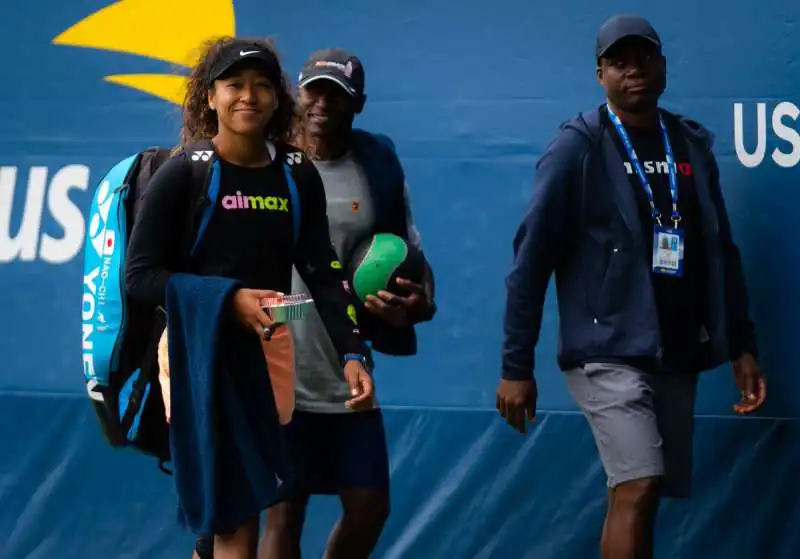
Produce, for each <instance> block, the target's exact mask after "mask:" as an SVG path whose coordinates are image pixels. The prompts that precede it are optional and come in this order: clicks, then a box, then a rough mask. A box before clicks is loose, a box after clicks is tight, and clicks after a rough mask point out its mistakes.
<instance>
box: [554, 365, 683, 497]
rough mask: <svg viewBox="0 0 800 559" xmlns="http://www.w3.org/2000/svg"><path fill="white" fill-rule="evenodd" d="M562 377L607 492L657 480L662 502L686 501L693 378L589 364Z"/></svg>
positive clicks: (632, 368)
mask: <svg viewBox="0 0 800 559" xmlns="http://www.w3.org/2000/svg"><path fill="white" fill-rule="evenodd" d="M566 376H567V386H568V388H569V391H570V393H571V394H572V397H573V398H574V399H575V402H576V403H577V405H578V407H579V408H580V409H581V411H582V412H583V414H584V416H585V417H586V419H587V420H588V421H589V425H590V426H591V428H592V433H593V434H594V439H595V442H596V443H597V449H598V450H599V452H600V460H601V461H602V463H603V467H604V468H605V472H606V475H607V476H608V486H609V487H616V486H617V485H619V484H621V483H625V482H627V481H633V480H636V479H642V478H647V477H659V478H661V480H662V483H663V495H664V496H665V497H672V498H686V497H688V496H689V494H690V492H691V480H692V438H693V437H692V436H693V431H694V402H695V394H696V393H697V374H695V373H690V372H679V371H663V372H660V373H658V374H651V373H646V372H644V371H641V370H639V369H636V368H634V367H630V366H626V365H620V364H616V363H614V364H606V363H588V364H586V365H584V366H583V367H580V368H577V369H571V370H569V371H567V373H566Z"/></svg>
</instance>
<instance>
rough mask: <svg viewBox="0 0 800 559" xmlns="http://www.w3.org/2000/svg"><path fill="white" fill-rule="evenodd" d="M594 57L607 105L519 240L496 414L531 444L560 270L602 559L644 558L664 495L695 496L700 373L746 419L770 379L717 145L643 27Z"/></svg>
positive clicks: (559, 146) (620, 23)
mask: <svg viewBox="0 0 800 559" xmlns="http://www.w3.org/2000/svg"><path fill="white" fill-rule="evenodd" d="M596 57H597V77H598V80H599V82H600V83H601V84H602V86H603V88H604V90H605V93H606V97H607V103H604V104H603V105H601V106H600V107H598V108H597V109H595V110H593V111H590V112H588V113H582V114H580V115H578V116H577V117H576V118H574V119H573V120H571V121H569V122H567V123H565V124H563V125H562V127H561V131H560V133H559V134H558V136H557V137H556V139H555V140H554V141H553V142H552V143H551V144H550V146H549V147H548V148H547V150H546V151H545V153H544V154H543V155H542V157H541V159H540V160H539V162H538V165H537V173H536V181H535V185H534V189H533V196H532V200H531V203H530V206H529V208H528V210H527V212H526V214H525V216H524V219H523V221H522V224H521V225H520V228H519V231H518V232H517V235H516V237H515V239H514V264H513V267H512V269H511V272H510V274H509V276H508V280H507V289H508V295H507V303H506V313H505V340H504V347H503V365H502V379H501V381H500V385H499V387H498V391H497V406H498V410H499V411H500V413H501V414H502V415H503V416H504V417H505V418H506V420H507V421H508V422H509V423H510V424H511V425H512V426H513V427H515V428H516V429H518V430H519V431H521V432H523V433H524V432H525V428H526V419H527V420H532V419H533V417H534V415H535V408H536V383H535V380H534V378H533V370H534V348H535V345H536V343H537V341H538V337H539V330H540V327H541V320H542V309H543V303H544V299H545V292H546V289H547V285H548V282H549V279H550V276H551V275H552V274H553V273H554V274H555V282H556V288H557V295H558V312H559V319H560V320H559V322H560V344H559V352H558V362H559V366H560V368H561V369H562V370H564V371H565V374H566V377H567V383H568V387H569V390H570V392H571V394H572V396H573V397H574V399H575V401H576V403H577V404H578V406H579V408H580V409H581V410H582V412H583V413H584V415H585V417H586V418H587V420H588V422H589V424H590V426H591V428H592V431H593V434H594V437H595V440H596V442H597V447H598V449H599V452H600V457H601V460H602V462H603V466H604V468H605V471H606V474H607V477H608V486H609V509H608V515H607V517H606V522H605V526H604V529H603V538H602V544H601V547H602V557H603V558H605V559H610V558H613V559H629V558H630V559H634V558H636V559H638V558H641V557H650V556H651V554H652V532H653V526H654V523H655V517H656V511H657V509H658V504H659V501H660V499H661V498H662V497H675V498H680V497H686V496H688V494H689V490H690V479H691V470H692V431H693V414H694V401H695V391H696V385H697V376H698V373H699V372H700V371H703V370H708V369H712V368H715V367H718V366H720V365H722V364H724V363H726V362H733V371H734V377H735V380H736V383H737V384H738V386H739V388H740V390H741V393H742V400H741V401H740V402H739V403H738V404H736V405H735V406H734V410H735V411H736V412H737V413H750V412H752V411H755V410H756V409H758V408H759V407H760V406H761V405H762V403H763V402H764V399H765V396H766V384H765V381H764V378H763V375H762V372H761V370H760V368H759V366H758V363H757V361H756V355H757V350H756V339H755V332H754V325H753V322H752V320H751V319H750V316H749V311H748V297H747V289H746V286H745V280H744V275H743V272H742V266H741V260H740V256H739V250H738V248H737V247H736V245H735V244H734V242H733V239H732V238H731V230H730V224H729V221H728V215H727V213H726V210H725V204H724V201H723V198H722V192H721V189H720V184H719V171H718V168H717V164H716V161H715V158H714V155H713V154H712V151H711V139H710V134H709V133H708V132H707V131H706V130H705V129H704V128H703V127H702V126H701V125H699V124H698V123H696V122H693V121H691V120H689V119H686V118H683V117H680V116H677V115H673V114H671V113H669V112H667V111H664V110H661V109H659V107H658V100H659V98H660V96H661V94H662V93H663V92H664V89H665V86H666V60H665V58H664V56H663V54H662V52H661V41H660V39H659V37H658V35H657V34H656V32H655V30H654V29H653V28H652V27H651V26H650V24H649V23H647V22H646V21H645V20H643V19H641V18H638V17H634V16H615V17H613V18H611V19H610V20H608V21H607V22H606V23H605V24H603V26H602V27H601V28H600V30H599V32H598V37H597V48H596Z"/></svg>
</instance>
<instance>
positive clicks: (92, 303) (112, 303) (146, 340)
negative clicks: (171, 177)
mask: <svg viewBox="0 0 800 559" xmlns="http://www.w3.org/2000/svg"><path fill="white" fill-rule="evenodd" d="M282 147H283V146H282ZM282 151H285V153H281V154H280V157H283V158H285V159H284V171H285V173H286V178H287V183H288V185H289V194H290V197H291V208H292V211H293V225H294V240H295V242H296V241H297V237H298V236H299V231H300V203H299V195H298V189H297V184H296V182H295V179H294V176H293V173H292V166H293V164H295V163H299V162H300V161H302V154H301V152H299V151H293V150H282ZM181 152H185V154H186V155H185V156H186V157H187V159H188V160H190V161H191V163H192V188H193V193H192V196H191V197H189V198H188V199H189V204H190V205H191V207H190V208H189V210H190V211H188V212H186V215H187V218H186V223H185V235H184V239H183V245H184V247H185V250H184V251H182V252H183V253H184V254H185V255H186V259H185V261H184V262H176V263H175V270H176V271H190V270H191V255H192V254H193V251H194V249H195V248H196V247H197V246H198V245H199V241H200V240H201V238H202V234H203V232H204V231H205V229H206V226H207V225H208V222H209V220H210V218H211V215H212V213H213V210H214V207H215V205H216V200H217V195H218V193H219V180H220V165H219V161H218V160H217V157H216V154H215V152H214V149H213V145H212V143H211V142H210V141H207V140H206V141H200V142H195V143H193V144H189V145H186V146H183V147H176V148H172V149H170V148H164V147H151V148H148V149H145V150H144V151H141V152H138V153H136V154H134V155H131V156H129V157H126V158H125V159H122V160H121V161H119V162H118V163H117V164H116V165H114V166H113V167H112V168H111V169H110V170H109V171H108V172H107V173H106V174H105V175H104V176H103V178H102V179H101V180H100V181H99V183H98V186H97V188H96V189H95V191H94V195H93V197H92V203H91V206H90V209H89V220H88V226H87V230H86V239H85V244H84V248H83V251H84V253H83V298H82V305H81V330H82V338H83V340H82V346H81V347H82V353H83V376H84V380H85V383H86V392H87V394H88V396H89V399H90V401H91V403H92V406H93V407H94V410H95V412H96V414H97V418H98V421H99V423H100V427H101V430H102V432H103V435H104V437H105V439H106V440H107V441H108V443H109V444H110V445H111V446H112V447H115V448H123V447H132V448H133V449H135V450H136V451H138V452H141V453H144V454H146V455H149V456H153V457H155V458H157V459H158V464H159V467H160V468H161V470H162V471H164V472H165V473H170V472H169V470H167V469H166V468H165V467H164V463H165V462H168V461H169V460H170V451H169V425H168V424H167V422H166V418H165V411H164V402H163V399H162V395H161V388H160V386H159V381H158V355H157V353H158V341H159V339H160V337H161V334H162V333H163V331H164V328H165V327H166V313H165V311H164V310H163V309H162V308H160V307H151V306H148V305H145V304H143V303H140V302H138V301H136V300H133V299H131V298H130V297H128V295H127V293H126V291H125V258H126V249H127V246H128V239H129V237H130V232H131V230H132V229H133V225H134V223H135V220H136V214H137V206H138V205H139V202H140V201H141V200H142V198H143V197H144V196H145V195H146V194H147V188H148V184H149V182H150V179H151V178H152V176H153V175H154V174H155V172H156V171H157V170H158V168H159V167H161V165H163V164H164V163H165V162H166V161H167V160H169V159H170V158H171V157H174V156H176V155H177V154H179V153H181Z"/></svg>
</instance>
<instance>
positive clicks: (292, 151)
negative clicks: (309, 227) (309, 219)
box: [275, 144, 311, 245]
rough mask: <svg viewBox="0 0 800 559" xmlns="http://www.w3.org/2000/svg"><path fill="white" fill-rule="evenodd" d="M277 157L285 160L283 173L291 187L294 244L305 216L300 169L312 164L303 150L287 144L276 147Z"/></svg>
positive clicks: (298, 236)
mask: <svg viewBox="0 0 800 559" xmlns="http://www.w3.org/2000/svg"><path fill="white" fill-rule="evenodd" d="M275 158H276V159H278V158H280V159H282V160H283V161H282V163H283V174H284V176H285V177H286V184H287V186H288V187H289V198H290V201H291V207H292V235H293V239H294V244H295V245H297V241H298V240H299V239H300V231H301V227H300V225H301V221H302V218H303V208H302V199H301V198H300V189H299V188H298V187H297V184H298V180H299V182H300V183H302V182H303V175H302V174H301V173H300V170H301V169H302V168H303V166H304V165H310V164H311V163H310V162H309V161H308V160H307V159H306V156H305V154H304V153H303V152H302V151H301V150H299V149H297V148H295V147H293V146H290V145H285V144H283V145H280V146H278V147H276V152H275Z"/></svg>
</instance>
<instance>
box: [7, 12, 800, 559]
mask: <svg viewBox="0 0 800 559" xmlns="http://www.w3.org/2000/svg"><path fill="white" fill-rule="evenodd" d="M623 11H625V12H627V11H637V12H639V13H642V14H643V15H645V16H646V17H648V18H650V19H651V20H652V21H653V23H654V24H655V25H656V27H657V29H658V30H659V31H660V33H661V35H662V38H663V40H664V42H665V51H666V54H667V56H668V60H669V66H668V67H669V86H668V91H667V95H666V97H665V100H664V104H665V106H667V107H668V108H670V109H672V110H676V111H679V112H681V113H684V114H688V115H691V116H693V117H695V118H697V119H699V120H701V121H702V122H703V123H704V124H705V125H706V126H707V127H708V128H710V129H711V130H712V131H713V132H714V133H715V134H716V153H717V156H718V158H719V161H720V165H721V172H722V178H723V188H724V193H725V196H726V198H727V201H728V205H729V210H730V214H731V217H732V221H733V229H734V234H735V236H736V239H737V241H738V242H739V244H740V247H741V249H742V251H743V257H744V265H745V267H746V272H747V277H748V281H749V285H750V289H751V298H752V312H753V315H754V317H755V319H756V321H757V324H758V328H759V339H760V342H761V350H762V354H763V358H762V364H763V366H764V368H765V370H766V372H767V374H768V375H769V382H770V384H769V400H768V403H767V405H766V407H765V408H764V410H763V411H762V412H760V413H759V415H758V417H752V418H746V419H742V418H738V417H733V416H732V414H731V411H730V406H731V404H732V403H733V402H734V401H735V400H736V397H737V392H736V390H735V389H734V386H733V382H732V379H731V376H730V374H729V370H728V368H724V369H720V370H719V371H715V372H712V373H708V374H706V375H705V376H704V378H703V381H702V384H701V390H700V395H699V401H698V404H697V412H698V414H699V417H698V420H697V436H696V440H695V447H696V451H697V459H696V465H695V476H696V489H695V495H694V497H693V498H692V499H691V500H690V501H687V502H682V503H671V504H670V505H669V506H668V507H667V509H666V511H665V513H664V514H663V515H662V517H661V519H660V524H659V528H658V535H657V537H658V557H670V558H676V557H678V558H689V559H693V558H702V559H711V558H716V557H720V558H722V557H725V558H728V557H748V556H750V555H751V554H753V553H756V552H759V551H760V552H761V553H762V554H763V555H764V556H765V557H769V558H771V559H779V558H789V557H796V556H797V550H798V549H799V548H800V533H798V531H797V529H796V527H797V526H798V525H799V524H800V505H798V504H797V497H798V495H800V482H799V480H798V472H800V449H799V448H798V447H799V446H800V445H799V444H798V443H800V425H799V424H798V421H797V418H798V414H799V413H800V380H798V373H800V368H799V367H798V365H797V359H796V358H795V355H796V354H795V352H794V349H795V346H794V344H795V343H796V339H797V337H798V334H800V318H799V317H800V314H799V313H798V312H797V309H798V308H800V294H799V293H800V292H798V291H797V289H796V286H797V285H798V282H800V266H798V263H797V258H796V255H797V251H796V249H792V246H793V245H794V243H795V240H796V238H797V237H798V225H797V223H798V222H797V221H796V215H797V212H798V209H797V207H798V206H797V205H798V203H800V194H798V192H797V191H796V190H795V188H797V184H798V179H800V171H799V169H800V167H798V162H799V161H800V134H798V130H800V123H798V122H797V121H796V119H797V117H798V115H799V114H800V110H799V109H798V105H800V94H798V90H800V77H798V76H800V73H798V71H797V65H798V62H799V61H800V40H799V39H800V36H799V35H798V18H799V17H800V5H797V4H796V3H792V2H785V1H783V0H761V1H760V2H757V3H754V2H745V1H744V0H736V1H733V2H731V1H730V0H707V1H705V2H702V3H697V2H693V1H691V0H676V1H674V2H671V3H644V2H641V3H640V2H634V1H633V0H631V1H624V0H609V1H606V2H591V1H590V0H562V1H560V2H555V3H554V2H540V1H536V2H530V1H528V2H525V1H522V0H498V1H496V2H493V3H490V4H487V3H485V2H470V1H467V2H450V1H446V0H424V1H423V0H403V1H402V2H401V1H399V0H395V1H391V0H385V1H383V2H371V3H365V2H358V1H356V0H339V1H338V2H333V3H332V2H322V1H320V0H306V1H305V2H297V3H291V5H290V4H289V3H286V2H268V1H260V2H259V1H256V0H237V1H236V2H235V3H233V4H232V3H231V2H230V0H206V1H197V0H195V1H189V0H172V1H169V2H166V1H164V0H123V1H121V2H117V3H115V4H109V3H108V2H107V1H106V0H74V1H71V2H55V1H54V0H28V1H27V2H25V3H18V2H6V3H3V4H2V5H0V50H2V52H4V53H6V61H5V63H4V68H3V70H4V71H3V79H2V83H3V88H2V89H1V90H0V101H1V102H2V106H4V107H5V110H4V111H3V114H2V118H0V266H2V267H0V313H1V314H0V355H2V356H3V360H2V362H0V448H2V450H0V557H2V558H3V559H6V558H8V559H22V558H44V557H54V556H57V557H70V558H72V557H75V558H78V557H81V558H83V557H109V558H117V557H119V558H122V557H125V558H134V557H148V558H160V557H164V558H172V557H182V556H188V552H189V550H190V546H191V542H192V538H191V537H190V536H189V535H187V534H186V533H184V532H181V531H180V530H179V529H178V528H177V526H176V522H175V517H176V511H175V502H174V497H173V493H172V485H171V479H170V478H168V477H166V476H163V475H161V474H160V473H158V471H157V470H156V469H155V468H154V467H153V465H152V463H151V462H150V461H148V460H145V459H143V458H141V457H139V456H137V455H135V454H132V453H129V452H115V451H112V450H111V449H109V448H108V447H107V446H106V445H105V443H104V442H103V440H102V439H101V435H100V432H99V430H98V428H97V424H96V422H95V419H94V415H93V412H92V410H91V408H90V406H89V403H88V400H87V398H86V396H85V391H84V388H83V379H82V373H81V370H82V366H81V356H80V339H81V338H80V326H79V314H80V313H79V308H80V303H79V301H80V286H81V275H82V273H81V269H82V268H81V264H82V257H81V252H80V250H81V247H82V242H83V237H84V232H85V217H86V211H87V208H88V204H89V201H90V196H91V192H92V190H93V188H94V187H95V184H96V181H97V179H98V178H99V177H100V176H101V175H102V174H103V173H104V172H105V171H106V170H107V169H108V168H109V166H110V165H111V164H113V163H114V162H115V161H116V160H118V159H120V158H122V157H124V156H125V155H127V154H129V153H131V152H133V151H136V150H139V149H142V148H144V147H146V146H148V145H151V144H165V145H169V144H171V143H173V142H174V141H175V139H176V134H177V125H178V122H179V115H178V112H177V106H176V105H175V104H174V102H173V101H174V100H175V99H176V95H177V92H179V89H180V79H177V78H175V77H174V75H176V72H179V71H180V65H181V64H182V63H185V62H186V60H187V58H186V56H187V54H188V53H189V51H190V49H191V48H192V47H193V46H194V45H196V44H197V43H198V42H199V41H200V40H201V39H203V38H205V37H208V36H212V35H216V34H220V33H234V32H235V33H236V34H239V35H272V36H274V37H276V39H277V44H278V47H279V49H280V51H281V53H282V56H283V60H284V62H285V64H286V67H287V70H288V71H289V72H290V74H291V75H296V73H297V71H298V70H299V67H300V64H301V62H302V61H303V59H304V58H305V57H306V56H307V55H308V53H310V52H311V51H312V50H314V49H316V48H321V47H326V46H341V47H345V48H348V49H351V50H353V51H355V52H356V53H358V54H359V55H360V56H361V58H362V59H363V61H364V65H365V67H366V71H367V90H368V94H369V101H368V104H367V107H366V110H365V112H364V114H363V115H362V116H360V117H359V124H360V125H361V126H364V127H367V128H370V129H373V130H376V131H381V132H384V133H387V134H389V135H390V136H392V137H393V138H394V140H395V142H396V144H397V146H398V150H399V153H400V155H401V157H402V159H403V162H404V164H405V167H406V170H407V173H408V176H409V179H410V184H411V193H412V198H413V203H414V210H415V213H416V217H417V220H418V222H419V227H420V229H421V231H422V234H423V238H424V243H425V246H426V250H427V252H428V253H429V255H430V258H431V259H432V262H433V265H434V266H435V270H436V272H437V277H438V293H439V297H438V299H439V306H440V313H439V315H438V317H437V319H436V320H435V322H433V323H431V324H428V325H425V326H423V327H422V328H421V329H420V330H421V349H420V353H419V355H418V356H416V357H413V358H407V359H389V358H383V359H381V360H380V361H379V370H378V373H377V380H378V382H379V386H380V394H381V399H382V402H383V404H384V405H385V407H386V418H387V422H388V430H389V435H390V451H391V468H392V476H393V484H394V485H393V514H392V517H391V519H390V521H389V523H388V526H387V528H386V531H385V534H384V536H383V538H382V539H381V542H380V545H379V550H378V552H377V553H376V554H375V556H376V557H381V558H401V557H402V558H414V559H418V558H445V557H446V558H448V559H450V558H452V559H462V558H463V559H470V558H494V557H496V558H503V559H505V558H512V557H513V558H521V557H526V558H534V557H535V558H536V559H550V558H553V559H556V558H557V559H562V558H565V557H570V558H572V557H576V558H577V557H587V558H588V557H594V556H596V548H597V544H598V538H599V532H600V524H601V521H602V516H603V514H604V500H603V499H604V477H603V474H602V470H601V467H600V464H599V462H598V459H597V456H596V451H595V448H594V443H593V441H592V439H591V437H590V433H589V430H588V427H587V426H586V424H585V422H584V420H583V418H582V417H581V416H580V415H578V414H577V413H576V412H575V408H574V406H573V404H572V402H571V400H570V399H569V396H568V394H567V392H566V389H565V385H564V382H563V379H562V376H561V374H560V373H559V372H558V370H557V368H556V366H555V347H556V337H555V336H556V325H557V317H556V314H555V307H554V305H553V303H554V301H553V300H552V295H551V297H550V298H549V299H548V307H547V308H548V311H547V313H546V316H545V323H544V326H543V334H542V340H541V343H540V346H539V347H540V349H539V352H540V353H539V358H538V362H539V363H540V370H539V372H538V378H539V383H540V409H541V413H540V415H539V419H538V422H537V427H536V429H535V430H534V431H533V432H531V433H529V434H528V435H527V436H526V437H522V436H520V435H517V434H515V433H514V432H512V431H511V429H510V428H508V427H507V426H506V425H505V424H504V423H503V422H502V421H501V420H500V419H499V418H498V416H497V414H496V412H495V411H494V391H495V387H496V383H497V379H498V374H499V373H498V371H499V362H500V360H499V358H500V342H501V308H502V300H503V296H504V283H503V279H504V275H505V273H506V271H507V269H508V266H509V262H510V255H511V250H510V246H511V245H510V243H511V238H512V235H513V232H514V229H515V227H516V224H517V221H518V219H519V217H520V216H521V214H522V211H523V208H524V205H525V204H526V202H527V200H528V197H529V193H530V185H531V180H532V176H533V169H534V163H535V161H536V158H537V157H538V156H539V155H540V154H541V152H542V149H543V147H544V146H545V145H546V144H547V142H548V141H549V140H550V139H551V138H552V137H553V135H554V134H555V132H556V129H557V126H558V124H559V123H560V122H561V121H563V120H565V119H567V118H569V117H571V116H572V115H573V114H575V113H576V112H577V111H579V110H585V109H587V108H591V107H592V106H594V105H595V104H597V103H599V102H600V101H601V90H600V89H599V86H598V85H597V84H596V82H595V79H594V60H593V55H592V53H593V45H594V33H595V30H596V28H597V26H598V25H599V24H600V23H601V22H602V21H603V20H604V19H605V18H607V17H608V16H610V15H611V14H613V13H617V12H623ZM85 18H86V19H85ZM165 74H166V76H165ZM170 76H173V77H170ZM338 511H339V509H338V505H337V503H336V501H334V500H332V499H321V500H318V501H316V502H315V503H314V505H313V507H312V512H311V514H310V516H309V520H308V529H307V533H306V536H305V538H304V548H305V550H306V551H307V552H308V553H309V555H308V556H309V557H319V556H321V552H322V549H323V545H324V540H325V537H326V535H327V532H328V530H329V529H330V526H331V524H332V522H333V521H334V519H335V518H336V515H337V514H338Z"/></svg>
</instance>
